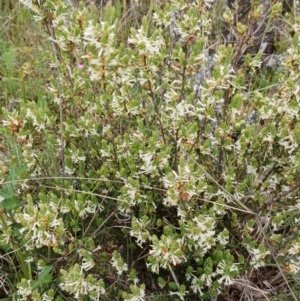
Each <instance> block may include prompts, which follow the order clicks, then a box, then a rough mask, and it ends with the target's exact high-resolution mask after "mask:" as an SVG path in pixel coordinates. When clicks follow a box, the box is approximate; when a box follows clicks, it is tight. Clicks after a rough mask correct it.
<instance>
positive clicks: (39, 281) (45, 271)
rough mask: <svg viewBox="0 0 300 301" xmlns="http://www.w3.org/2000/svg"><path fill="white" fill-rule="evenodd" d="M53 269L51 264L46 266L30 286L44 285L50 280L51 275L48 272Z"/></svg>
mask: <svg viewBox="0 0 300 301" xmlns="http://www.w3.org/2000/svg"><path fill="white" fill-rule="evenodd" d="M52 269H53V266H52V265H49V266H46V267H45V268H44V269H43V271H42V272H41V273H40V275H39V278H38V279H37V280H35V281H32V282H31V287H32V288H33V289H34V288H37V287H39V286H44V285H47V284H49V283H51V282H52V275H51V274H50V273H51V271H52Z"/></svg>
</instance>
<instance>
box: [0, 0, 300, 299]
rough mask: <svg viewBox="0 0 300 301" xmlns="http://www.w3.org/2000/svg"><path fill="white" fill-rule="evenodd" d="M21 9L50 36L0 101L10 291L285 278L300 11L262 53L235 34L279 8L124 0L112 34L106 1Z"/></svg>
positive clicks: (79, 292)
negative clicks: (34, 85)
mask: <svg viewBox="0 0 300 301" xmlns="http://www.w3.org/2000/svg"><path fill="white" fill-rule="evenodd" d="M21 2H22V3H23V4H24V5H25V6H27V7H28V8H30V9H31V10H32V11H33V14H34V15H35V18H36V20H37V21H38V22H43V24H44V26H45V28H46V29H47V30H48V33H49V39H50V43H51V45H52V46H53V57H52V59H51V63H50V64H49V66H48V68H51V69H52V70H53V72H52V75H51V76H50V78H49V79H48V82H47V83H45V89H44V91H43V93H39V95H38V98H37V99H34V100H33V99H27V98H26V97H23V98H21V99H20V100H19V103H18V107H17V108H16V109H12V110H10V109H9V108H3V110H2V116H3V120H2V125H3V128H2V129H1V132H2V133H3V135H5V137H6V140H5V143H6V144H5V145H6V146H5V147H6V150H7V155H6V161H5V162H3V166H2V171H1V172H2V176H3V177H5V179H6V180H5V185H4V186H3V188H1V190H0V195H1V201H2V202H1V204H2V209H1V217H0V218H1V221H2V227H1V241H2V245H3V246H4V247H3V248H4V250H5V251H6V252H11V250H15V252H14V254H15V255H14V256H15V258H14V260H16V261H18V262H19V263H20V268H19V265H18V264H16V265H17V267H16V268H17V269H19V271H20V272H19V276H18V277H16V279H15V280H14V281H16V290H15V291H13V290H11V292H10V293H11V294H12V293H14V294H15V295H16V296H17V298H19V299H20V300H26V298H27V299H28V298H31V299H32V300H61V299H65V298H72V300H107V299H109V298H112V299H114V300H117V298H123V299H124V300H132V301H133V300H136V301H137V300H146V298H147V296H149V295H151V296H152V297H153V298H157V300H177V299H178V300H194V298H195V296H198V297H200V298H202V299H206V298H209V297H216V296H217V295H218V294H221V293H222V291H223V289H224V287H228V286H230V285H233V284H234V283H235V278H236V277H238V275H243V273H246V272H247V271H251V270H252V269H257V270H259V269H262V268H263V267H264V266H266V265H271V264H273V263H274V262H275V263H276V268H277V269H283V268H284V266H285V265H287V266H286V267H285V271H286V272H288V271H290V272H292V273H295V274H296V273H298V271H299V265H298V257H299V238H298V235H297V234H296V232H297V229H298V228H297V227H296V226H295V224H294V223H293V222H292V221H290V224H289V220H290V219H297V220H298V219H299V217H298V215H299V213H298V211H297V210H298V209H299V204H298V203H299V202H298V199H299V183H298V182H299V176H298V174H299V171H300V150H299V143H300V124H299V120H298V117H299V107H300V98H299V87H298V83H299V74H300V73H299V57H300V56H299V41H298V36H299V34H300V29H299V28H300V27H299V24H300V20H298V19H295V20H294V19H293V20H291V22H290V24H292V25H291V29H292V30H293V34H291V35H288V36H286V39H287V40H288V41H289V46H288V47H286V49H284V51H282V53H281V54H280V55H277V53H276V52H275V53H273V54H272V55H273V57H272V58H271V57H266V52H264V48H263V47H260V48H259V49H256V51H254V50H253V49H252V48H251V47H249V48H248V46H249V45H250V43H251V41H250V40H249V39H248V36H249V34H250V33H252V34H253V35H254V37H255V38H256V36H255V33H256V31H255V26H258V25H257V24H259V22H261V20H263V21H265V22H267V23H268V24H270V25H269V26H270V27H268V28H265V29H264V30H265V31H267V30H269V29H271V26H273V25H274V24H275V21H276V20H277V18H278V16H279V15H280V14H281V4H280V3H279V2H278V3H275V4H273V3H272V4H271V5H270V6H269V7H268V8H267V10H266V9H265V7H264V6H263V5H262V4H259V3H257V2H255V3H253V5H252V7H251V8H249V9H250V13H249V16H248V19H247V22H248V21H249V22H248V23H247V22H246V21H244V22H245V23H241V22H235V21H236V20H235V16H234V15H235V11H234V10H235V9H237V8H234V7H231V6H225V5H224V7H218V6H217V5H215V4H214V1H189V2H185V1H170V2H167V3H163V2H162V3H157V4H156V5H151V4H150V7H148V9H145V7H144V4H143V3H142V2H139V1H136V2H134V3H132V7H131V10H133V11H135V12H137V13H139V15H138V17H136V19H135V21H132V23H130V21H128V26H127V28H126V29H124V28H123V27H122V26H121V25H122V18H121V17H122V16H123V17H124V16H125V13H124V14H122V12H124V10H125V11H126V9H127V8H126V7H123V6H121V5H119V4H118V3H115V5H112V4H111V3H108V4H107V5H106V6H105V7H104V8H99V7H98V8H97V7H96V6H95V5H94V4H93V3H91V4H90V5H88V6H86V5H84V4H83V3H81V2H80V3H78V5H75V6H73V5H72V4H71V3H68V1H50V0H49V1H48V0H45V1H30V0H21ZM217 9H219V11H218V12H219V13H220V16H222V21H219V22H220V24H221V25H222V27H223V28H224V32H222V33H220V34H219V36H218V35H216V32H217V28H216V26H217V25H216V19H215V17H214V12H216V10H217ZM241 20H242V19H241ZM266 20H267V21H266ZM218 26H219V25H218ZM228 30H229V31H230V34H228V35H233V37H234V38H233V39H232V41H227V40H226V39H225V40H224V39H223V37H222V36H223V35H225V33H226V31H228ZM255 41H257V39H256V40H255ZM261 43H262V44H263V41H262V40H261ZM254 48H255V47H254ZM253 51H254V53H253ZM271 59H273V60H275V59H276V60H278V61H279V62H280V66H277V65H276V64H275V65H273V64H271ZM266 233H267V234H268V235H266ZM283 244H288V246H289V247H290V250H291V251H288V250H287V249H285V248H284V247H283ZM274 254H277V255H276V256H274ZM28 258H35V260H34V261H33V262H32V261H28ZM38 263H39V264H38ZM40 265H42V268H41V267H40ZM41 269H42V272H41ZM43 271H45V272H43ZM41 275H42V276H41ZM45 279H46V280H45ZM163 298H164V299H163Z"/></svg>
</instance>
